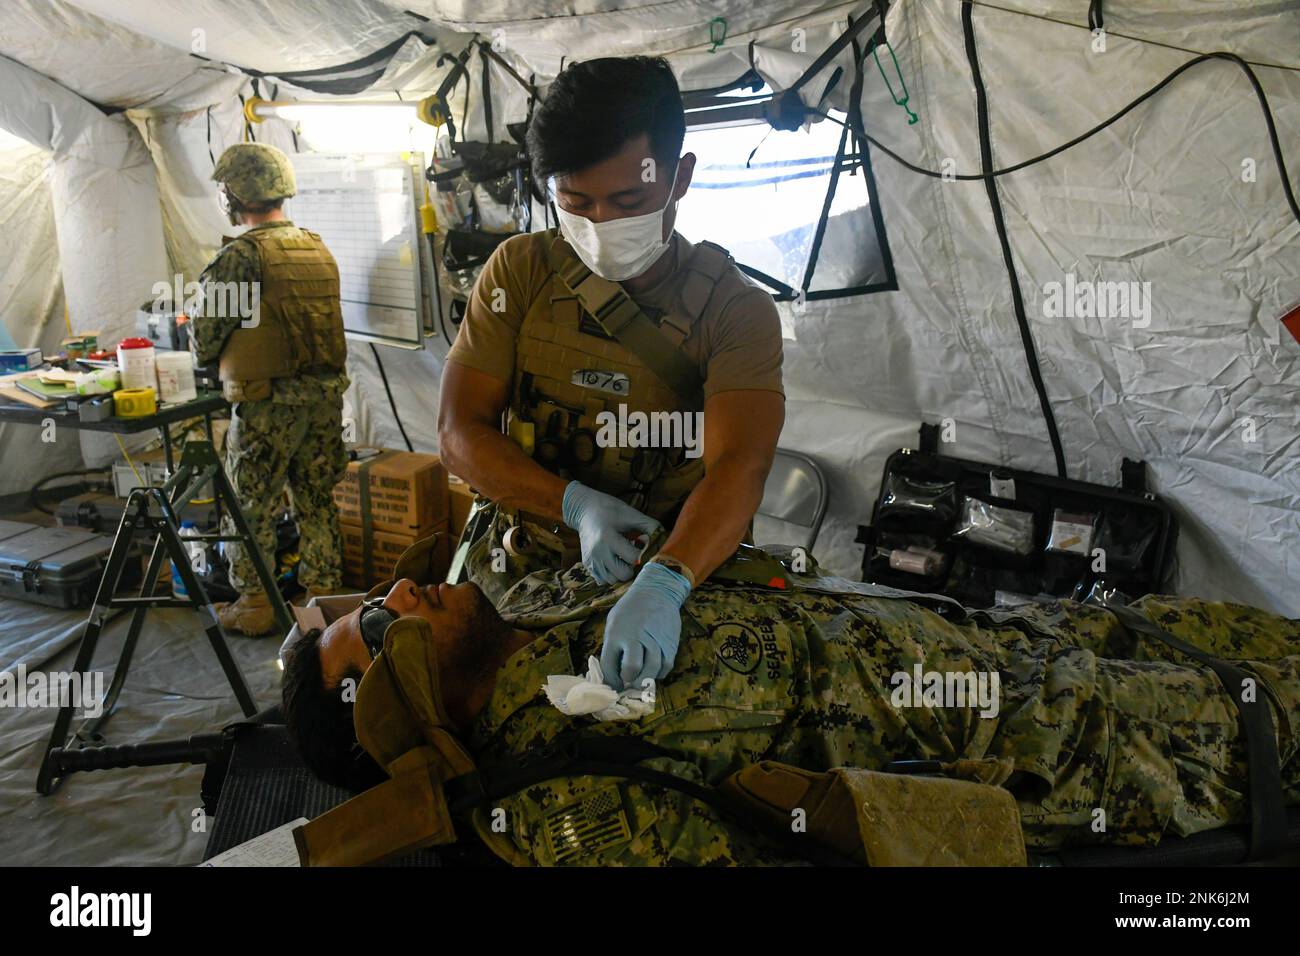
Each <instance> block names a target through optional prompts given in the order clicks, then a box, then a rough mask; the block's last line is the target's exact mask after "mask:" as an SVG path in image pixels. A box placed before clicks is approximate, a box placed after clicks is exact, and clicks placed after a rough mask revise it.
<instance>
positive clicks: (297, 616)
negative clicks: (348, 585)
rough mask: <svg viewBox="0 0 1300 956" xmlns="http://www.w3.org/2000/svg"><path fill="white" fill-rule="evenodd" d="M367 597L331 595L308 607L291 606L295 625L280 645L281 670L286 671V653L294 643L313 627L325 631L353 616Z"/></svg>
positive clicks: (314, 599)
mask: <svg viewBox="0 0 1300 956" xmlns="http://www.w3.org/2000/svg"><path fill="white" fill-rule="evenodd" d="M365 597H366V596H365V594H364V593H362V594H329V595H322V596H321V597H314V598H312V599H311V600H310V601H308V602H307V606H306V607H297V606H295V605H292V604H290V605H289V610H290V611H292V612H293V617H294V625H293V627H291V628H290V629H289V635H288V637H286V638H285V639H284V643H283V644H281V645H280V669H281V670H283V669H284V655H285V651H287V650H288V649H289V648H290V647H292V646H293V644H294V641H296V640H298V638H299V637H301V636H302V635H303V634H306V633H307V632H308V631H310V630H311V629H312V628H313V627H319V628H320V629H321V630H324V629H325V628H326V627H328V626H329V625H330V624H333V623H334V622H335V621H337V620H338V619H339V618H341V617H343V616H344V615H347V614H351V613H352V612H353V611H355V610H356V609H357V605H359V604H360V603H361V602H362V601H363V600H365Z"/></svg>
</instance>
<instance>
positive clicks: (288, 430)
mask: <svg viewBox="0 0 1300 956" xmlns="http://www.w3.org/2000/svg"><path fill="white" fill-rule="evenodd" d="M294 228H296V227H295V226H294V225H293V223H292V222H290V221H288V220H287V219H285V220H277V221H275V222H269V223H264V224H262V225H259V226H254V227H253V229H294ZM249 231H250V232H251V231H252V230H249ZM261 279H262V265H261V260H260V258H259V256H258V251H257V247H256V246H255V245H254V244H253V243H252V242H249V241H245V240H241V239H238V238H237V239H235V240H233V241H231V242H228V243H226V245H225V246H223V247H222V249H221V251H220V252H219V253H217V256H216V258H214V259H213V260H212V262H210V263H209V264H208V266H207V268H206V269H204V270H203V274H202V276H200V280H199V281H200V282H201V283H203V282H207V281H209V280H210V281H213V282H261ZM239 321H240V317H239V316H238V315H237V314H235V315H230V316H208V315H199V316H196V317H195V318H194V319H193V320H192V321H191V323H190V349H191V351H192V352H193V353H194V356H195V359H196V361H197V362H198V364H200V365H210V364H213V363H215V362H216V361H217V359H218V358H220V356H221V352H222V350H223V349H224V348H225V345H226V341H227V339H229V337H230V333H231V332H232V331H233V330H234V329H235V328H236V327H237V326H238V325H239ZM271 387H272V392H271V397H270V398H269V399H265V400H263V401H255V402H250V401H243V402H236V403H235V404H234V405H233V406H232V410H231V416H230V430H229V431H228V432H227V433H226V459H225V466H226V473H227V475H229V477H230V481H231V484H233V485H234V488H235V493H236V495H238V497H239V502H240V506H241V507H242V509H243V511H244V517H245V518H247V519H248V524H249V527H250V528H251V529H252V531H253V534H254V535H255V536H256V537H257V543H258V547H259V548H260V549H261V551H262V556H263V557H264V558H265V559H266V562H267V566H268V567H269V568H270V570H271V573H272V574H274V573H275V516H276V514H278V512H279V508H278V505H279V503H280V495H281V493H282V491H283V490H284V487H285V484H286V482H287V483H288V485H289V489H290V494H291V496H292V498H293V510H294V515H295V517H296V518H297V523H298V530H299V535H300V540H299V546H298V549H299V556H300V559H301V564H300V566H299V568H298V579H299V581H300V582H301V583H302V584H303V585H304V586H305V587H308V588H312V589H315V590H334V589H338V588H339V587H341V586H342V583H343V579H342V570H341V567H340V562H341V560H342V559H341V557H340V555H341V554H342V547H341V545H342V542H341V540H340V537H339V518H338V509H337V508H336V507H335V505H334V500H333V497H332V492H333V488H334V486H335V485H336V484H337V483H338V481H339V479H340V478H342V477H343V473H344V471H345V470H346V468H347V449H346V448H345V447H344V445H343V424H342V422H343V393H344V391H346V390H347V387H348V376H347V373H345V372H339V373H329V374H323V375H315V374H308V373H304V374H299V375H295V376H293V377H292V378H280V379H276V380H275V381H274V382H273V383H272V386H271ZM222 532H223V533H224V534H230V535H233V534H235V533H236V529H235V526H234V523H233V522H232V521H231V520H230V517H229V516H225V517H224V518H223V521H222ZM226 554H227V556H228V557H229V558H230V580H231V583H232V584H234V586H235V587H236V588H237V589H238V590H239V591H240V592H241V593H244V592H246V591H254V592H255V591H258V590H260V584H259V582H258V580H257V572H256V571H255V570H254V568H253V562H252V561H251V560H250V559H249V557H248V555H247V554H245V553H244V548H243V546H242V545H240V544H238V543H235V542H230V543H227V544H226Z"/></svg>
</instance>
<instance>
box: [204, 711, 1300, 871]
mask: <svg viewBox="0 0 1300 956" xmlns="http://www.w3.org/2000/svg"><path fill="white" fill-rule="evenodd" d="M263 718H265V719H269V720H274V719H278V715H277V714H276V713H275V712H274V711H269V712H265V713H264V714H262V715H259V718H258V719H263ZM231 743H232V745H231V746H230V748H229V751H228V754H227V755H226V757H225V758H224V759H218V760H210V761H209V763H208V769H207V772H206V773H205V774H204V778H203V800H204V806H205V808H207V809H208V810H209V812H213V813H215V817H216V819H215V824H214V826H213V829H212V833H211V834H210V835H209V837H208V846H207V849H206V851H205V852H204V856H203V858H204V859H205V860H207V859H211V858H212V857H213V856H216V855H217V854H218V853H222V852H224V851H225V850H228V849H230V848H232V847H235V846H238V845H239V844H241V843H245V842H247V841H248V840H251V839H253V838H254V837H257V836H260V835H261V834H263V833H266V832H268V831H270V830H273V829H275V828H276V827H278V826H281V825H283V824H285V823H289V822H290V821H292V820H296V819H298V818H300V817H306V818H307V819H309V820H310V819H313V818H315V817H317V816H319V815H320V814H322V813H324V812H325V811H327V810H330V809H332V808H334V807H336V806H338V805H339V804H340V803H343V802H344V801H345V800H347V799H348V798H349V797H350V796H352V794H351V793H349V792H348V791H347V790H345V789H343V788H341V787H335V786H332V785H331V784H327V783H324V782H322V781H320V780H318V779H317V778H316V777H315V776H314V775H313V774H312V773H311V771H310V770H308V769H307V767H306V766H305V765H304V764H303V762H302V759H301V758H300V757H299V756H298V753H297V751H296V750H295V749H294V746H293V743H292V741H291V740H290V739H289V735H288V732H287V730H286V729H285V727H284V726H283V725H282V724H277V723H266V722H264V723H260V724H243V725H237V726H236V727H235V728H233V734H232V737H231ZM1286 820H1287V839H1286V846H1287V848H1288V849H1289V850H1290V851H1291V852H1295V851H1296V850H1297V849H1300V807H1289V808H1288V809H1287V811H1286ZM1250 851H1251V837H1250V829H1249V827H1245V826H1241V827H1225V828H1223V829H1219V830H1210V831H1207V832H1204V833H1197V834H1194V835H1192V836H1189V837H1166V838H1165V839H1163V840H1162V841H1161V842H1160V845H1159V846H1155V847H1124V846H1107V847H1075V848H1071V849H1066V850H1061V851H1058V852H1056V853H1051V854H1048V853H1031V854H1030V857H1029V863H1030V865H1031V866H1043V867H1055V866H1066V867H1090V866H1106V867H1186V866H1233V865H1237V864H1241V863H1245V862H1246V861H1247V858H1248V857H1249V855H1250ZM476 864H490V865H503V864H500V863H499V862H498V861H497V860H496V858H495V857H493V856H491V855H490V854H489V853H488V852H487V850H486V849H484V848H482V847H479V846H478V845H477V844H475V845H473V846H463V847H456V848H446V847H440V848H439V849H438V850H436V851H435V850H421V851H419V852H417V853H414V854H411V855H410V856H408V857H404V858H403V859H401V860H398V861H396V862H394V863H390V864H389V865H390V866H463V865H476Z"/></svg>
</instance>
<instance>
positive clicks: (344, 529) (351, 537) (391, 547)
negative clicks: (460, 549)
mask: <svg viewBox="0 0 1300 956" xmlns="http://www.w3.org/2000/svg"><path fill="white" fill-rule="evenodd" d="M339 531H340V532H341V533H342V537H343V583H344V584H345V585H346V586H347V587H350V588H360V589H361V590H363V591H368V590H370V588H372V587H373V586H374V585H375V584H377V583H379V582H380V581H383V580H386V579H387V578H389V577H391V576H392V573H393V567H394V566H395V565H396V564H397V559H398V558H400V557H401V556H402V552H404V551H405V550H406V549H407V548H409V547H410V546H411V545H413V544H414V543H415V542H416V541H418V540H419V539H421V538H425V537H428V536H429V535H430V534H433V533H435V532H441V533H442V539H441V540H440V541H439V542H438V549H437V555H438V564H439V566H440V568H441V571H440V572H439V576H440V577H443V578H445V577H446V575H447V566H448V565H449V564H450V563H451V545H450V543H449V540H448V537H447V523H446V522H445V521H444V522H443V523H442V524H441V525H439V526H438V527H436V528H433V529H430V530H429V531H427V532H425V533H423V534H418V535H405V534H390V533H388V532H386V531H375V532H373V533H372V534H371V536H370V559H371V566H372V570H371V573H370V575H369V576H367V575H366V563H365V561H366V559H365V538H364V537H363V535H362V533H361V529H360V528H359V527H357V526H356V525H353V524H347V523H343V524H340V525H339Z"/></svg>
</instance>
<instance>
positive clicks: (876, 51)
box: [871, 40, 921, 126]
mask: <svg viewBox="0 0 1300 956" xmlns="http://www.w3.org/2000/svg"><path fill="white" fill-rule="evenodd" d="M884 46H885V49H887V50H888V51H889V58H890V59H891V60H893V61H894V72H895V73H897V74H898V85H899V86H901V87H902V88H903V96H902V99H899V96H898V94H897V93H895V92H894V84H893V83H891V82H889V74H887V73H886V72H885V67H884V65H883V64H882V63H881V62H880V45H879V44H875V43H873V44H872V45H871V55H872V56H873V57H875V60H876V66H877V67H878V68H879V69H880V76H881V78H882V79H884V81H885V86H886V87H887V88H888V90H889V95H890V96H892V97H893V98H894V102H895V103H896V104H897V105H899V106H901V107H902V108H903V110H904V111H905V112H906V113H907V125H908V126H911V125H912V124H913V123H915V122H916V121H917V120H919V119H920V118H921V117H919V116H917V115H916V114H915V113H913V112H912V108H911V107H910V106H908V105H907V101H908V97H909V94H908V92H907V81H906V80H905V79H903V71H902V70H901V69H899V67H898V57H896V56H894V45H893V44H892V43H890V42H889V41H888V40H886V41H885V43H884Z"/></svg>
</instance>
